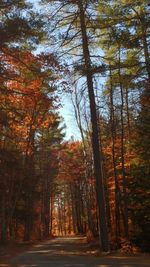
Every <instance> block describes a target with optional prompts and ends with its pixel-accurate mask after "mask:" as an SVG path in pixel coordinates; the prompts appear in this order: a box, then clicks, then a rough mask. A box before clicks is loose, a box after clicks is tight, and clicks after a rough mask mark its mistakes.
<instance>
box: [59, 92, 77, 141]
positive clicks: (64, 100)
mask: <svg viewBox="0 0 150 267" xmlns="http://www.w3.org/2000/svg"><path fill="white" fill-rule="evenodd" d="M61 105H62V107H61V108H60V109H59V113H60V115H61V116H62V117H63V119H64V123H65V125H66V130H65V132H66V136H65V140H70V139H72V137H73V139H74V140H80V139H81V136H80V132H79V129H78V127H77V124H76V121H75V116H74V111H73V106H72V104H71V99H70V98H69V96H67V95H66V96H62V97H61Z"/></svg>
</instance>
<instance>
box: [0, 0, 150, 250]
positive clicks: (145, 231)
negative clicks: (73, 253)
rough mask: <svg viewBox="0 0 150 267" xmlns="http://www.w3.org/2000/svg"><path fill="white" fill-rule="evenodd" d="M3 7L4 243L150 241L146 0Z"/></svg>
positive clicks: (64, 0)
mask: <svg viewBox="0 0 150 267" xmlns="http://www.w3.org/2000/svg"><path fill="white" fill-rule="evenodd" d="M0 14H1V18H0V40H1V42H0V74H1V75H0V82H1V84H0V244H5V243H7V242H9V241H11V240H23V241H30V240H44V239H46V238H48V237H50V236H71V235H85V236H87V237H88V238H89V239H92V238H98V239H99V246H100V249H101V250H102V251H105V252H107V251H109V250H116V249H118V248H124V249H131V248H132V246H138V247H139V248H140V249H141V251H149V250H150V246H149V245H150V244H149V240H150V231H149V229H150V212H149V211H150V58H149V49H150V47H149V44H150V28H149V25H150V16H149V14H150V6H149V3H148V1H147V0H134V1H133V0H107V1H105V0H98V1H93V0H60V1H59V0H35V1H31V0H28V1H27V0H7V1H5V0H1V1H0ZM62 97H63V99H66V101H69V104H70V105H71V107H72V113H73V114H74V115H73V121H74V124H76V128H77V129H78V132H79V134H80V138H75V137H72V138H70V139H67V138H66V137H65V131H67V129H66V127H67V125H66V126H65V123H64V120H63V116H62V114H60V110H61V108H62V105H63V103H62ZM64 116H65V115H64Z"/></svg>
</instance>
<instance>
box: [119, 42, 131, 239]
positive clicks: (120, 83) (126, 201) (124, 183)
mask: <svg viewBox="0 0 150 267" xmlns="http://www.w3.org/2000/svg"><path fill="white" fill-rule="evenodd" d="M118 60H119V62H118V63H119V68H118V76H119V85H120V94H121V110H120V117H121V164H122V179H123V183H122V186H123V202H124V228H125V237H126V238H127V239H128V237H129V233H128V200H127V185H126V173H125V151H124V118H123V109H124V95H123V85H122V80H121V68H120V65H121V48H120V46H119V58H118Z"/></svg>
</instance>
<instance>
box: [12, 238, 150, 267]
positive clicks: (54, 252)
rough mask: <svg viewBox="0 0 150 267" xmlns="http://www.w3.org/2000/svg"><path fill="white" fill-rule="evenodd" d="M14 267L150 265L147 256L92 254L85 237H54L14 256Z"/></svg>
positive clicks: (124, 266)
mask: <svg viewBox="0 0 150 267" xmlns="http://www.w3.org/2000/svg"><path fill="white" fill-rule="evenodd" d="M11 266H13V267H14V266H15V267H119V266H120V267H150V261H149V259H148V257H144V256H143V255H142V256H141V257H134V256H133V257H123V256H120V257H119V256H112V255H108V256H94V255H91V252H90V251H88V246H87V244H86V240H85V238H81V237H71V238H70V237H66V238H56V239H53V240H48V241H45V242H43V243H41V244H39V245H35V246H34V247H33V248H32V249H31V250H30V251H27V252H25V253H23V254H22V255H20V256H18V257H16V258H14V259H13V260H12V261H11Z"/></svg>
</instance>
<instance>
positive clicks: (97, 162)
mask: <svg viewBox="0 0 150 267" xmlns="http://www.w3.org/2000/svg"><path fill="white" fill-rule="evenodd" d="M77 3H78V7H79V16H80V26H81V33H82V48H83V56H84V62H85V71H86V78H87V87H88V94H89V101H90V111H91V124H92V148H93V157H94V169H95V179H96V192H97V203H98V207H99V219H100V238H101V247H102V250H103V251H108V250H109V242H108V229H107V218H106V204H105V193H104V183H103V173H102V168H101V162H102V159H101V155H100V146H99V138H98V137H99V136H98V125H97V112H96V103H95V96H94V88H93V79H92V73H91V63H90V53H89V45H88V37H87V32H86V23H85V13H84V6H83V1H82V0H78V2H77Z"/></svg>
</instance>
